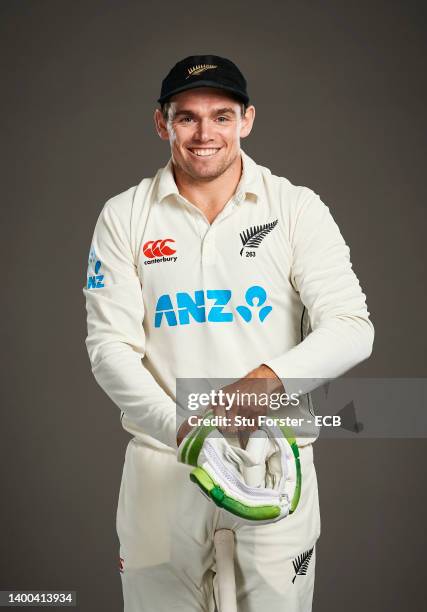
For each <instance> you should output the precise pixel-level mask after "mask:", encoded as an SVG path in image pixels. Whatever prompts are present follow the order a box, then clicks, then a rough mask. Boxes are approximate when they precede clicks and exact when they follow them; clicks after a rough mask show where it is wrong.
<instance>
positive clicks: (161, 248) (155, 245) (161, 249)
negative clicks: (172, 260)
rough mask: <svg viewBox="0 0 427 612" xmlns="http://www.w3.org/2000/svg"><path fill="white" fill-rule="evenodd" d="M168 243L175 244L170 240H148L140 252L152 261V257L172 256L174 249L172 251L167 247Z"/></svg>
mask: <svg viewBox="0 0 427 612" xmlns="http://www.w3.org/2000/svg"><path fill="white" fill-rule="evenodd" d="M168 242H175V240H173V239H172V238H165V239H164V240H149V241H148V242H146V243H145V244H144V246H143V247H142V251H143V253H144V255H145V256H146V257H149V258H150V259H154V257H162V255H166V256H169V255H173V254H174V253H176V249H172V248H171V247H170V246H168V244H167V243H168Z"/></svg>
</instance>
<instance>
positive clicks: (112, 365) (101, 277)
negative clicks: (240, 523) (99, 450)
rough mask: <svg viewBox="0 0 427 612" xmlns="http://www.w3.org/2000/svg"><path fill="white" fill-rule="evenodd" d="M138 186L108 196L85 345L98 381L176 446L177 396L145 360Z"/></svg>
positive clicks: (137, 420) (90, 282)
mask: <svg viewBox="0 0 427 612" xmlns="http://www.w3.org/2000/svg"><path fill="white" fill-rule="evenodd" d="M133 192H134V188H132V189H130V190H128V191H126V192H124V193H123V194H120V195H119V196H116V197H115V198H113V199H112V200H109V201H108V202H107V203H106V204H105V206H104V208H103V209H102V211H101V214H100V216H99V218H98V221H97V224H96V227H95V231H94V235H93V241H92V246H91V249H90V253H89V266H88V278H87V285H86V287H84V288H83V294H84V296H85V298H86V309H87V330H88V334H87V338H86V347H87V350H88V354H89V359H90V362H91V366H92V372H93V374H94V376H95V379H96V381H97V382H98V384H99V385H100V387H101V388H102V389H103V390H104V391H105V393H106V394H107V395H108V396H109V397H110V398H111V400H112V401H113V402H114V403H115V404H116V405H117V406H118V407H119V408H120V410H121V411H123V413H124V415H125V416H126V417H127V418H128V419H129V420H130V421H131V422H132V423H134V424H135V425H136V426H137V427H138V428H140V429H142V430H143V431H144V432H145V433H147V434H148V435H150V436H152V437H153V438H156V439H157V440H158V441H160V442H162V443H163V444H166V445H168V446H171V447H172V448H176V409H175V402H174V400H173V399H172V398H171V397H170V396H169V395H168V394H167V393H166V392H165V391H164V390H163V389H162V388H161V387H160V385H159V384H158V383H157V382H156V380H155V379H154V378H153V376H152V375H151V373H150V372H149V371H148V370H147V368H146V367H145V366H144V365H143V363H142V361H141V360H142V358H143V356H144V352H145V334H144V329H143V325H142V322H143V319H144V303H143V298H142V288H141V283H140V280H139V278H138V275H137V271H136V266H135V261H134V256H133V254H132V249H131V241H130V218H131V207H132V197H133Z"/></svg>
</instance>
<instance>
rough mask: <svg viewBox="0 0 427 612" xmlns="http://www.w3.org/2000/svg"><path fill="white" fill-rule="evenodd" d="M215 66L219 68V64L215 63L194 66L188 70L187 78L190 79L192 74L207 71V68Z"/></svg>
mask: <svg viewBox="0 0 427 612" xmlns="http://www.w3.org/2000/svg"><path fill="white" fill-rule="evenodd" d="M214 68H218V66H216V65H215V64H198V65H197V66H192V67H191V68H189V69H188V70H187V72H188V76H186V77H185V78H186V79H189V78H190V77H191V76H194V75H197V74H202V72H205V71H206V70H213V69H214Z"/></svg>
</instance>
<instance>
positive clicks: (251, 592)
mask: <svg viewBox="0 0 427 612" xmlns="http://www.w3.org/2000/svg"><path fill="white" fill-rule="evenodd" d="M300 455H301V469H302V492H301V498H300V502H299V504H298V507H297V509H296V511H295V512H294V513H293V514H292V515H290V516H288V517H286V518H285V519H283V520H281V521H279V522H278V523H273V524H270V525H258V526H252V525H239V524H238V521H237V519H235V518H234V517H233V516H232V515H230V514H227V513H226V512H224V511H223V510H221V509H219V508H217V507H216V506H215V505H214V504H213V502H210V501H209V500H207V499H206V498H205V497H204V496H203V495H202V494H201V492H200V491H199V489H198V487H197V486H196V485H195V484H193V483H192V482H191V481H190V479H189V472H190V471H191V468H190V467H188V466H186V465H183V464H180V463H178V462H177V460H176V455H175V453H174V452H173V450H172V449H170V450H169V449H167V448H166V447H165V450H160V449H158V448H153V447H150V446H149V445H147V444H146V443H145V442H141V441H139V440H138V439H137V438H133V439H132V440H131V441H130V442H129V444H128V447H127V450H126V456H125V462H124V467H123V475H122V482H121V487H120V494H119V503H118V509H117V533H118V536H119V541H120V558H121V572H122V573H121V579H122V588H123V600H124V612H178V611H179V612H213V611H214V610H215V609H216V608H215V591H216V581H215V554H214V547H213V535H214V532H215V531H216V530H217V529H221V528H230V529H233V530H234V531H235V542H236V549H235V568H236V587H237V600H238V610H239V612H267V610H268V612H309V611H310V610H311V609H312V599H313V588H314V568H315V560H316V559H315V557H316V549H315V544H316V540H317V538H318V537H319V535H320V516H319V502H318V492H317V479H316V472H315V468H314V465H313V449H312V446H311V445H309V446H306V447H302V448H300Z"/></svg>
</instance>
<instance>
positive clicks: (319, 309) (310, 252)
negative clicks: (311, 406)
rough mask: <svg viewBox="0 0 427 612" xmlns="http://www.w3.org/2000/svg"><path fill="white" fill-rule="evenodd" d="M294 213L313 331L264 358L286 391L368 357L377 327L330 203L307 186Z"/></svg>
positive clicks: (309, 386)
mask: <svg viewBox="0 0 427 612" xmlns="http://www.w3.org/2000/svg"><path fill="white" fill-rule="evenodd" d="M290 216H291V217H292V218H293V222H292V223H290V225H289V227H290V242H291V246H292V254H293V260H292V272H291V282H292V285H293V287H294V289H295V291H297V292H298V293H299V296H300V299H301V301H302V303H303V304H304V306H305V307H306V309H307V312H308V315H309V320H310V325H311V330H312V331H311V333H310V334H309V335H308V336H307V337H306V338H305V339H304V340H303V341H302V342H301V343H300V344H298V345H296V346H295V347H293V348H291V349H290V350H288V351H286V352H285V353H284V354H282V355H279V356H277V357H275V358H273V359H271V360H269V361H266V362H265V364H266V365H267V366H269V367H270V368H271V369H272V370H273V371H274V372H275V373H276V374H277V375H278V376H279V378H281V379H282V380H283V381H284V385H285V388H286V389H287V391H289V392H296V393H300V394H302V393H309V392H310V391H312V390H313V389H315V388H316V387H318V386H319V385H321V384H323V383H324V382H326V380H330V379H333V378H336V377H338V376H341V375H342V374H343V373H344V372H346V371H348V370H349V369H350V368H352V367H354V366H355V365H356V364H357V363H359V362H361V361H363V360H365V359H367V358H368V357H369V356H370V354H371V351H372V344H373V339H374V328H373V325H372V323H371V321H370V320H369V312H368V310H367V307H366V301H365V295H364V294H363V293H362V290H361V288H360V284H359V281H358V279H357V277H356V275H355V274H354V272H353V270H352V265H351V262H350V251H349V248H348V246H347V245H346V244H345V242H344V239H343V237H342V235H341V233H340V231H339V229H338V226H337V224H336V223H335V221H334V220H333V218H332V216H331V214H330V212H329V209H328V207H327V206H325V204H323V202H322V201H321V200H320V198H319V197H318V196H317V195H316V194H314V192H312V191H311V190H309V189H307V188H304V189H303V190H302V194H301V196H300V200H299V201H298V203H297V207H296V209H295V210H294V211H293V213H292V214H291V215H290Z"/></svg>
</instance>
